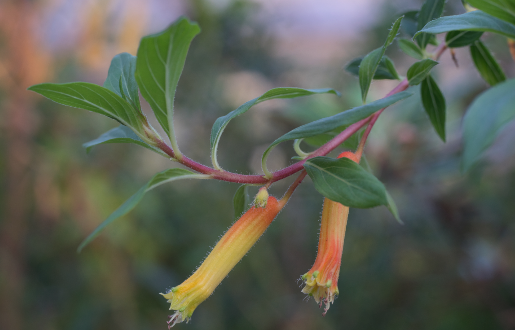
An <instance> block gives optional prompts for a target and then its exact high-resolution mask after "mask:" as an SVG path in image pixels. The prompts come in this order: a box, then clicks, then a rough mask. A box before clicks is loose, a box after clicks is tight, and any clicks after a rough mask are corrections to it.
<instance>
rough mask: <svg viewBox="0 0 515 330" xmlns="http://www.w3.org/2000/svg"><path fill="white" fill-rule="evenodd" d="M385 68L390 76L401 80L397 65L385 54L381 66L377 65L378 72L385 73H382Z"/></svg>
mask: <svg viewBox="0 0 515 330" xmlns="http://www.w3.org/2000/svg"><path fill="white" fill-rule="evenodd" d="M383 63H384V64H383ZM383 65H384V67H385V68H384V69H383ZM383 70H384V71H385V73H388V74H389V75H390V76H392V77H393V79H395V80H401V77H399V74H398V73H397V70H396V69H395V65H394V64H393V61H392V60H391V59H390V58H389V57H388V56H386V55H385V56H383V58H382V59H381V62H379V66H378V67H377V71H376V74H377V73H378V72H379V73H381V74H383V73H382V71H383ZM383 75H384V74H383ZM374 76H375V75H374Z"/></svg>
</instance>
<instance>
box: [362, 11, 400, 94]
mask: <svg viewBox="0 0 515 330" xmlns="http://www.w3.org/2000/svg"><path fill="white" fill-rule="evenodd" d="M401 21H402V17H399V18H398V19H397V20H396V21H395V22H394V23H393V25H392V28H391V29H390V32H389V33H388V36H387V37H386V41H385V43H384V45H383V46H382V47H380V48H377V49H375V50H373V51H371V52H370V53H368V54H367V55H366V56H365V57H364V58H363V60H362V61H361V63H360V65H359V73H358V74H359V86H360V88H361V99H362V101H363V103H366V100H367V95H368V90H369V89H370V84H371V83H372V79H374V76H375V74H376V71H377V68H378V67H379V64H380V63H381V61H382V60H383V56H384V53H385V52H386V48H387V47H388V46H389V45H390V44H391V43H392V42H393V40H394V39H395V36H397V32H399V28H400V26H401Z"/></svg>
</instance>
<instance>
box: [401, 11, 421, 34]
mask: <svg viewBox="0 0 515 330" xmlns="http://www.w3.org/2000/svg"><path fill="white" fill-rule="evenodd" d="M402 16H404V18H403V19H402V23H401V30H402V31H404V33H406V34H407V35H409V36H410V37H413V36H414V35H415V33H417V31H418V29H417V25H418V10H412V11H407V12H405V13H404V14H402Z"/></svg>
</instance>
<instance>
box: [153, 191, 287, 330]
mask: <svg viewBox="0 0 515 330" xmlns="http://www.w3.org/2000/svg"><path fill="white" fill-rule="evenodd" d="M284 204H285V203H284V202H282V201H277V199H276V198H275V197H273V196H270V197H269V196H268V193H267V192H266V190H265V189H263V188H262V190H260V192H259V193H258V196H257V198H256V202H255V205H256V206H253V207H252V208H250V209H249V210H248V211H247V212H246V213H245V214H243V215H242V216H241V218H240V219H238V220H237V221H236V222H235V223H234V224H233V225H232V227H231V228H229V230H228V231H227V232H226V233H225V235H224V236H223V237H222V238H221V239H220V241H219V242H218V243H217V244H216V246H215V247H214V248H213V250H212V251H211V253H210V254H209V255H208V256H207V258H206V259H205V260H204V262H203V263H202V265H200V267H199V268H198V269H197V270H196V271H195V273H194V274H193V275H191V276H190V278H188V279H187V280H186V281H184V282H183V283H182V284H181V285H179V286H176V287H174V288H172V289H171V290H170V291H168V292H167V293H165V294H162V295H163V296H164V297H165V298H166V299H168V302H169V303H170V310H175V311H176V312H175V313H174V314H173V315H171V316H170V319H169V321H168V329H170V328H171V327H172V326H174V325H175V324H177V323H180V322H183V321H186V322H187V321H189V319H190V318H191V315H192V314H193V311H194V310H195V308H196V307H197V306H198V305H199V304H200V303H201V302H203V301H204V300H206V299H207V297H209V296H210V295H211V293H213V291H214V290H215V288H216V287H217V286H218V284H220V282H222V280H223V279H224V278H225V277H226V276H227V274H228V273H229V271H231V269H232V268H233V267H234V266H235V265H236V264H237V263H238V262H239V261H240V260H241V258H243V256H244V255H245V254H246V253H247V252H248V251H249V250H250V248H251V247H252V246H253V245H254V243H256V241H257V240H258V239H259V237H261V235H262V234H263V233H264V232H265V230H266V229H267V228H268V226H269V225H270V223H272V221H273V220H274V218H275V217H276V216H277V214H278V213H279V211H280V210H281V209H282V208H283V206H284Z"/></svg>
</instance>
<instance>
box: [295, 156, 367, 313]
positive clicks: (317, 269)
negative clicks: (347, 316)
mask: <svg viewBox="0 0 515 330" xmlns="http://www.w3.org/2000/svg"><path fill="white" fill-rule="evenodd" d="M342 157H346V158H349V159H351V160H353V161H355V162H356V163H357V162H358V159H357V157H356V156H355V155H354V154H353V153H352V152H349V151H346V152H343V153H341V154H340V155H339V156H338V158H342ZM348 216H349V208H348V207H347V206H344V205H342V204H340V203H337V202H334V201H332V200H330V199H328V198H325V199H324V206H323V209H322V221H321V225H320V236H319V240H318V253H317V257H316V260H315V263H314V265H313V267H311V269H310V270H309V271H308V272H307V273H306V274H304V275H302V277H301V278H302V280H304V282H305V284H306V286H305V287H304V288H303V289H302V292H303V293H305V294H308V295H310V296H313V298H314V299H315V301H316V302H317V303H318V304H319V305H320V306H322V303H324V302H325V309H324V313H323V314H324V315H325V313H327V311H328V309H329V307H330V306H331V303H333V302H334V298H335V297H336V296H337V295H338V293H339V292H338V286H337V285H338V277H339V276H340V265H341V260H342V251H343V242H344V239H345V229H346V227H347V218H348Z"/></svg>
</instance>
